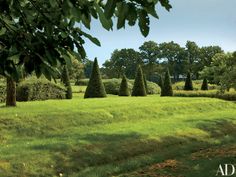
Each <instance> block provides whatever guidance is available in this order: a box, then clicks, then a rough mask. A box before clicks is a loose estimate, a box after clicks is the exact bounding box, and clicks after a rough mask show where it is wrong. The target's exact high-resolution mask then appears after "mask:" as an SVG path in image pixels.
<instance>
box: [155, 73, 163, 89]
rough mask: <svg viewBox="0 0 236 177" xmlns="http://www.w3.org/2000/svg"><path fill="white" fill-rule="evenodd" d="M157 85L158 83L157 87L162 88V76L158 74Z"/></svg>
mask: <svg viewBox="0 0 236 177" xmlns="http://www.w3.org/2000/svg"><path fill="white" fill-rule="evenodd" d="M157 84H158V85H159V87H160V88H161V89H162V88H163V84H164V83H163V78H162V76H161V75H160V76H159V80H158V83H157Z"/></svg>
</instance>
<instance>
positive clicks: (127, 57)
mask: <svg viewBox="0 0 236 177" xmlns="http://www.w3.org/2000/svg"><path fill="white" fill-rule="evenodd" d="M141 64H142V59H141V56H140V53H139V52H137V51H135V50H134V49H121V50H115V51H114V52H113V53H112V55H111V58H110V59H109V60H106V61H105V63H104V64H103V72H104V73H105V74H106V75H107V76H109V78H120V77H121V76H122V74H123V73H125V75H126V76H127V77H128V78H134V77H135V72H136V68H137V67H138V65H141Z"/></svg>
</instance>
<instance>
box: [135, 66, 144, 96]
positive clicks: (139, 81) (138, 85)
mask: <svg viewBox="0 0 236 177" xmlns="http://www.w3.org/2000/svg"><path fill="white" fill-rule="evenodd" d="M132 96H147V93H146V88H145V84H144V79H143V71H142V68H141V66H139V67H138V69H137V72H136V76H135V80H134V86H133V90H132Z"/></svg>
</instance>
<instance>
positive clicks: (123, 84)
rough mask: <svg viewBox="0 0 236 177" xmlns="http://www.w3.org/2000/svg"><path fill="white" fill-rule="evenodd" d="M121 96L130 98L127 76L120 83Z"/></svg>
mask: <svg viewBox="0 0 236 177" xmlns="http://www.w3.org/2000/svg"><path fill="white" fill-rule="evenodd" d="M119 96H130V89H129V86H128V81H127V78H126V76H125V75H123V78H122V81H121V83H120V89H119Z"/></svg>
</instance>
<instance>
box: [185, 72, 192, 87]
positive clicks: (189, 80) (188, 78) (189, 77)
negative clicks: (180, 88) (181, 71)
mask: <svg viewBox="0 0 236 177" xmlns="http://www.w3.org/2000/svg"><path fill="white" fill-rule="evenodd" d="M184 90H193V83H192V77H191V73H190V72H188V74H187V78H186V80H185V85H184Z"/></svg>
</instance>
